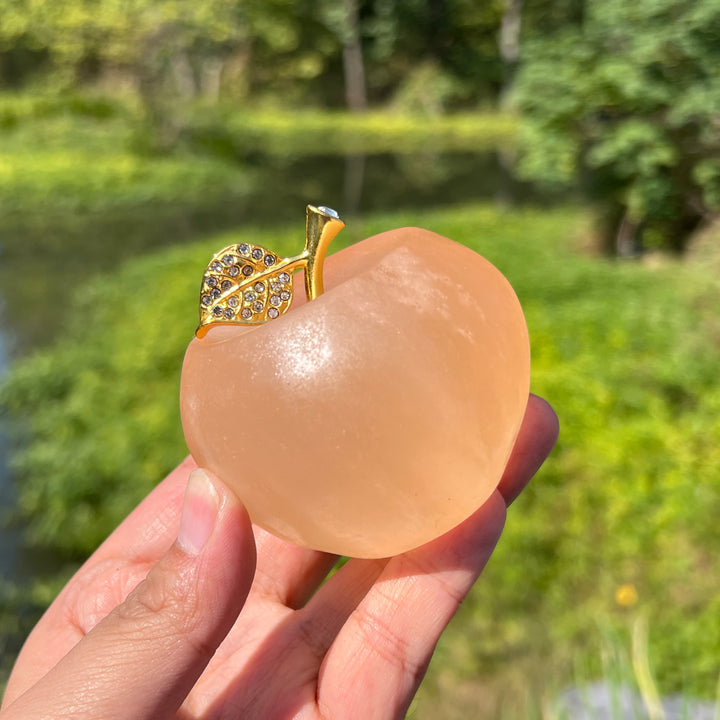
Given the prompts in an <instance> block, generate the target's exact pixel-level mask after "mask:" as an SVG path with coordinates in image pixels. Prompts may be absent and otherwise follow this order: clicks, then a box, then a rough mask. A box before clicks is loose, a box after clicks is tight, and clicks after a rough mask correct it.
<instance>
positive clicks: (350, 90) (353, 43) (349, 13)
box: [343, 0, 367, 113]
mask: <svg viewBox="0 0 720 720" xmlns="http://www.w3.org/2000/svg"><path fill="white" fill-rule="evenodd" d="M343 10H344V11H345V22H344V25H345V27H344V32H343V71H344V74H345V101H346V103H347V106H348V108H350V110H352V111H353V112H357V113H361V112H364V111H365V110H367V91H366V88H365V63H364V61H363V54H362V45H361V42H360V17H359V12H358V4H357V0H343Z"/></svg>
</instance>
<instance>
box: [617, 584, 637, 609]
mask: <svg viewBox="0 0 720 720" xmlns="http://www.w3.org/2000/svg"><path fill="white" fill-rule="evenodd" d="M637 601H638V593H637V590H636V589H635V586H634V585H632V584H630V583H626V584H625V585H620V587H619V588H618V589H617V590H616V591H615V602H616V603H617V604H618V605H621V606H622V607H632V606H633V605H635V604H636V603H637Z"/></svg>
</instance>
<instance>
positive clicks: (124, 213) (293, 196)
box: [0, 153, 530, 579]
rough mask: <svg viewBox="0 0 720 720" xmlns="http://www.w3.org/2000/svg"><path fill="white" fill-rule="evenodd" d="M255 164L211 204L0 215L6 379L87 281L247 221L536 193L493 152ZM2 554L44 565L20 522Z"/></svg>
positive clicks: (4, 508) (4, 491) (9, 565)
mask: <svg viewBox="0 0 720 720" xmlns="http://www.w3.org/2000/svg"><path fill="white" fill-rule="evenodd" d="M250 164H251V168H250V171H251V176H252V177H253V178H254V181H253V187H252V188H251V189H250V190H249V191H248V192H246V193H245V194H243V195H241V196H236V197H228V198H224V199H222V200H221V201H218V200H215V201H214V202H213V203H212V204H203V202H202V199H201V198H200V199H198V202H197V204H195V205H193V206H192V207H188V206H187V205H173V204H172V203H170V204H167V203H166V204H165V205H163V206H162V207H157V206H154V205H150V204H145V205H139V206H137V207H134V208H122V209H120V210H118V209H109V210H107V211H103V212H99V211H96V212H94V213H85V214H83V213H81V212H76V213H68V212H67V211H66V212H65V213H64V214H63V213H58V212H55V213H54V214H53V213H50V212H47V211H43V209H42V208H38V213H37V214H35V215H33V216H32V217H26V218H20V219H14V220H12V221H7V220H3V219H2V218H0V377H1V376H2V374H3V371H5V370H6V369H7V366H8V364H9V363H10V362H11V361H12V360H13V359H16V358H19V357H22V356H23V355H25V354H27V353H30V352H32V351H33V350H35V349H37V348H40V347H42V346H44V345H47V344H49V343H51V342H52V341H53V340H54V338H55V337H56V336H57V334H58V332H60V331H61V329H62V326H63V322H64V320H65V318H66V314H67V311H68V308H69V307H70V303H71V298H72V296H73V294H74V293H75V292H76V291H77V289H78V287H80V286H81V285H82V284H83V283H84V282H85V281H86V280H87V279H88V278H91V277H92V276H93V275H95V274H96V273H99V272H107V271H111V270H112V268H113V267H116V266H117V265H118V264H120V263H122V262H124V261H127V260H129V259H131V258H133V257H137V256H138V255H140V254H143V253H150V252H153V251H155V250H157V249H159V248H161V247H167V246H169V245H174V244H182V243H184V242H189V241H191V240H193V239H195V238H199V237H201V236H203V235H204V234H206V233H208V232H212V231H217V230H222V229H229V228H233V227H242V226H245V225H248V224H249V223H251V224H258V223H261V222H264V223H268V224H269V223H287V222H297V221H298V218H299V217H302V213H303V212H304V208H305V205H306V204H307V203H308V202H310V203H314V204H324V205H329V206H330V207H334V208H336V209H337V210H338V211H339V212H340V213H341V215H342V216H343V217H345V218H352V217H353V216H356V217H357V216H361V215H363V214H365V213H370V212H375V211H380V210H396V209H401V210H412V209H413V208H423V209H427V208H429V207H433V206H442V205H448V204H455V203H463V202H471V201H477V200H497V201H499V202H503V203H512V202H513V201H516V200H518V199H520V198H522V199H523V200H525V201H527V199H528V197H529V196H530V191H529V188H528V187H527V186H523V185H521V184H519V183H518V182H516V181H515V180H514V179H513V177H512V175H511V174H510V173H509V172H508V171H507V170H506V168H505V165H504V163H503V161H502V157H501V156H500V155H499V154H495V153H484V154H472V153H452V154H434V153H423V154H416V155H403V156H394V155H388V154H384V155H372V156H347V157H341V156H297V157H293V158H284V159H278V158H276V157H272V158H267V157H255V158H252V159H251V163H250ZM1 423H2V418H0V517H1V518H3V519H6V518H7V517H8V516H9V515H11V514H12V508H13V506H14V493H13V488H12V481H11V476H10V471H9V468H8V462H7V460H8V455H7V453H8V447H7V438H6V436H5V433H3V428H2V424H1ZM0 547H2V552H1V553H0V573H1V574H2V576H3V577H6V578H8V577H9V578H11V579H23V578H27V577H32V576H33V575H34V574H35V573H36V572H40V571H41V569H42V566H43V565H45V562H46V559H45V560H44V559H43V557H42V556H38V555H37V554H33V553H32V551H31V550H30V548H27V547H25V546H24V545H23V542H22V529H21V528H19V527H12V526H10V527H7V526H3V527H1V528H0Z"/></svg>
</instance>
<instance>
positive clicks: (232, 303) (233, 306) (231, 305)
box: [228, 295, 240, 308]
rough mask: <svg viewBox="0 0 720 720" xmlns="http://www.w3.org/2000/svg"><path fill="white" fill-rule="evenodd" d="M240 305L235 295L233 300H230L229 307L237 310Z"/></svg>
mask: <svg viewBox="0 0 720 720" xmlns="http://www.w3.org/2000/svg"><path fill="white" fill-rule="evenodd" d="M239 304H240V301H239V300H238V299H237V297H236V296H235V295H233V296H232V297H231V298H228V305H229V306H230V307H232V308H236V307H237V306H238V305H239Z"/></svg>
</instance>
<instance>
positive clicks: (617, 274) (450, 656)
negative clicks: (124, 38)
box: [0, 206, 720, 717]
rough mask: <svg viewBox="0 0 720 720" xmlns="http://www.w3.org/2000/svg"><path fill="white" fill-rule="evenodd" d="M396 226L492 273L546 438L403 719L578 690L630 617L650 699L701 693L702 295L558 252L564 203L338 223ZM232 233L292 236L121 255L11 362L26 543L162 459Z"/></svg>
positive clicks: (72, 530) (361, 230)
mask: <svg viewBox="0 0 720 720" xmlns="http://www.w3.org/2000/svg"><path fill="white" fill-rule="evenodd" d="M405 224H419V225H422V226H425V227H428V228H430V229H432V230H435V231H437V232H440V233H442V234H445V235H447V236H449V237H453V238H455V239H457V240H459V241H462V242H464V243H466V244H467V245H469V246H470V247H472V248H474V249H476V250H478V251H480V252H481V253H482V254H483V255H485V256H486V257H488V259H490V260H491V261H492V262H494V263H495V264H496V265H497V266H498V267H499V268H500V269H501V270H502V271H503V272H504V273H505V274H506V275H507V277H508V278H509V279H510V280H511V282H512V283H513V285H514V287H515V288H516V290H517V292H518V295H519V297H520V299H521V302H522V303H523V306H524V308H525V312H526V317H527V320H528V324H529V328H530V334H531V338H532V351H533V389H534V390H535V391H536V392H538V393H540V394H542V395H545V396H546V397H548V398H549V399H550V401H551V402H552V403H553V405H554V406H555V408H556V410H557V412H558V414H559V415H560V418H561V423H562V432H561V439H560V443H559V446H558V448H557V450H556V451H555V453H554V455H553V457H552V458H551V460H550V461H549V462H548V464H547V465H546V467H545V468H544V469H543V471H542V472H541V474H540V476H539V477H538V478H537V480H536V481H535V482H534V483H533V484H532V485H531V487H530V488H529V489H528V491H527V492H526V493H525V494H524V495H523V496H522V497H521V498H520V499H519V500H518V502H517V505H516V506H515V507H513V509H512V510H511V512H510V518H509V523H508V528H507V530H506V534H505V536H504V539H503V541H502V542H501V544H500V547H499V549H498V552H497V555H496V556H495V558H494V559H493V561H492V562H491V565H490V567H489V568H488V570H487V573H486V575H485V578H484V580H483V582H482V583H481V584H480V585H479V586H478V588H477V589H476V591H474V592H473V594H472V595H471V597H470V599H469V600H468V601H467V602H466V604H465V605H464V607H463V609H462V611H461V614H460V617H459V618H458V620H457V622H456V623H455V624H454V625H453V626H452V627H451V630H450V632H449V633H448V634H447V635H446V636H445V637H444V638H443V640H442V641H441V644H440V646H439V650H438V658H437V661H436V662H435V664H434V665H433V669H432V671H431V675H430V678H429V680H428V682H427V684H426V685H425V687H424V689H423V691H422V692H423V694H422V696H421V699H420V702H419V704H418V706H417V707H418V711H417V712H418V715H420V714H421V712H422V707H424V706H425V707H428V708H430V707H432V706H433V703H434V702H436V700H435V699H436V698H437V695H438V693H442V697H444V698H446V699H447V697H448V693H452V695H453V701H452V703H453V707H456V708H461V707H463V706H462V703H463V700H462V698H463V697H467V698H468V709H467V713H470V714H472V713H473V712H474V711H473V710H470V707H472V708H475V709H476V708H477V707H478V706H479V705H478V695H479V694H483V693H484V694H485V695H487V693H488V692H489V691H488V690H483V689H482V687H480V686H479V685H478V678H479V677H482V678H483V682H485V683H488V684H490V685H491V686H492V688H493V692H494V693H495V694H494V696H493V697H494V698H495V700H494V701H493V702H500V701H499V700H498V698H501V699H502V696H503V695H504V694H505V693H509V694H515V695H518V696H519V695H521V694H523V693H526V692H527V688H528V686H532V685H533V683H535V684H536V685H537V686H538V687H540V688H541V690H544V689H547V688H548V687H555V688H559V687H562V684H564V683H566V682H572V679H573V677H574V676H575V673H576V672H577V669H578V667H581V668H583V669H584V673H585V674H586V676H588V677H595V676H597V675H598V674H599V673H601V671H602V667H601V658H600V655H601V654H600V643H599V641H598V636H599V635H600V634H601V631H602V632H615V633H618V634H621V635H622V634H623V633H625V632H626V629H627V627H628V626H629V622H630V621H631V620H632V619H633V618H634V617H635V616H636V615H638V614H642V615H643V616H645V617H647V618H648V620H649V627H650V640H649V654H650V658H651V660H652V662H653V664H654V668H655V670H656V672H657V676H658V680H659V684H660V688H661V690H662V691H663V692H666V691H668V690H674V689H684V690H687V691H692V692H694V693H697V694H700V695H706V696H711V695H712V694H713V693H714V689H715V685H716V683H717V662H718V648H720V628H719V627H718V624H717V617H718V613H719V612H720V590H719V589H718V585H717V582H716V581H715V579H714V578H713V576H712V568H713V566H714V557H715V555H716V554H717V552H718V550H720V528H719V526H718V524H717V520H716V517H715V515H716V513H715V510H716V508H717V507H719V506H720V448H718V445H717V442H715V438H717V437H718V436H719V435H720V386H719V384H718V381H717V367H718V360H719V357H718V356H719V355H720V327H719V326H718V324H717V319H716V309H717V306H718V295H719V294H720V291H719V289H718V287H717V284H716V282H715V281H711V280H709V279H706V277H705V276H704V275H703V271H702V270H701V269H700V268H699V267H694V266H690V265H687V266H682V265H680V264H678V263H675V262H665V263H658V264H656V265H654V266H650V265H641V264H633V265H630V264H616V263H612V262H609V261H607V262H606V261H600V260H596V259H589V258H583V257H578V256H576V255H575V254H574V253H573V252H572V249H571V246H572V243H573V241H574V240H575V239H576V238H577V236H578V234H579V233H582V232H585V231H586V229H587V224H588V221H587V218H585V216H583V215H581V214H580V213H578V212H576V211H569V210H555V211H548V210H544V211H535V210H517V209H516V210H504V211H498V210H496V209H494V208H491V207H486V206H472V207H466V208H456V209H454V210H452V211H445V212H426V213H420V214H418V213H414V214H413V215H412V216H407V215H401V214H395V215H392V216H383V217H373V218H371V219H369V220H367V221H366V222H361V221H358V223H356V224H355V226H351V227H349V228H348V238H347V239H346V240H349V239H359V238H360V237H362V236H366V235H369V234H372V233H375V232H379V231H381V230H383V229H387V228H389V227H393V226H399V225H405ZM243 239H246V240H247V239H251V240H252V241H253V242H260V243H267V244H268V245H269V246H270V247H273V248H276V249H277V250H278V251H279V252H290V251H292V250H293V249H295V246H296V244H297V233H296V232H295V231H294V230H293V231H292V232H290V231H287V232H279V233H278V232H277V231H273V233H272V236H270V234H268V233H266V232H263V231H259V230H258V231H255V230H252V231H251V230H247V231H243V232H239V233H236V234H232V235H225V236H222V237H213V238H209V239H208V240H206V241H203V242H202V243H199V244H197V245H193V246H191V247H185V248H175V249H173V250H171V251H166V252H163V253H160V254H158V255H156V256H153V257H149V258H144V259H140V260H138V261H136V262H133V263H131V264H129V265H127V266H126V267H125V268H123V269H122V271H121V272H120V273H119V274H117V275H116V276H115V277H114V278H112V279H110V278H103V279H102V282H94V283H90V284H89V285H88V286H87V287H86V288H85V289H84V291H83V294H82V295H81V296H80V297H79V298H78V305H77V310H76V318H77V319H76V320H75V322H74V323H73V325H72V327H71V328H69V329H68V331H67V332H66V333H65V336H64V340H63V341H62V342H60V343H59V344H58V345H57V346H55V347H54V348H51V349H50V350H48V351H46V352H44V353H41V354H39V355H38V356H36V357H33V358H30V359H28V360H25V361H22V362H20V363H19V364H18V365H17V366H16V367H15V368H14V370H13V371H12V374H11V375H10V377H9V380H8V381H7V382H6V383H5V385H4V387H3V389H2V391H1V393H0V403H1V405H2V407H3V409H4V410H5V411H6V412H11V413H12V414H13V415H14V416H15V417H16V418H17V420H18V421H19V427H22V428H23V431H24V443H23V444H22V445H20V446H18V449H17V450H16V452H15V467H16V471H17V474H18V481H19V482H18V489H19V493H20V508H21V511H22V512H23V513H24V514H25V516H26V517H27V518H28V520H29V521H30V532H31V534H32V537H33V538H34V539H35V540H36V541H37V542H40V543H45V544H50V545H53V546H55V547H60V548H63V549H64V550H65V551H66V552H67V553H69V554H70V555H72V556H75V557H79V556H82V555H84V554H86V553H88V552H90V551H91V550H92V548H93V547H94V546H95V545H96V544H97V543H98V542H100V540H101V539H102V538H103V537H104V536H105V535H106V534H107V533H108V532H109V531H110V530H111V529H112V527H113V526H114V525H115V524H116V523H117V522H119V521H120V519H121V518H122V517H123V516H124V515H125V513H126V512H127V511H128V510H129V509H130V508H131V507H132V506H133V505H134V504H135V503H136V502H137V501H138V500H139V499H140V497H142V495H143V494H144V493H146V492H147V491H148V490H149V489H150V488H151V487H152V485H153V484H154V483H155V482H157V481H158V480H159V479H160V478H161V477H162V476H163V474H164V473H166V472H167V471H168V470H169V469H170V468H171V467H172V466H173V465H175V464H176V463H177V462H178V461H179V459H180V458H181V457H182V455H183V454H184V452H185V448H184V443H183V438H182V434H181V429H180V423H179V417H178V410H177V393H178V378H179V374H180V366H181V361H182V356H183V351H184V348H185V345H186V343H187V342H188V340H189V339H190V338H191V337H192V333H193V330H194V324H195V319H196V292H197V284H198V281H199V277H200V274H201V272H202V268H203V267H204V264H205V262H206V261H207V259H208V258H209V257H210V255H211V254H212V252H214V251H215V250H216V249H217V248H218V247H221V246H223V245H224V244H227V243H229V242H238V241H241V240H243ZM630 587H632V589H633V592H634V593H635V595H633V593H632V592H629V591H628V590H627V588H630ZM621 588H625V590H624V591H623V593H624V594H623V593H619V589H621ZM628 598H635V599H632V602H630V601H629V600H628ZM443 707H445V704H443ZM458 712H460V711H458ZM467 713H466V714H465V716H468V715H467ZM460 716H462V715H461V714H459V715H458V717H460ZM443 717H450V715H447V714H444V715H443Z"/></svg>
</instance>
